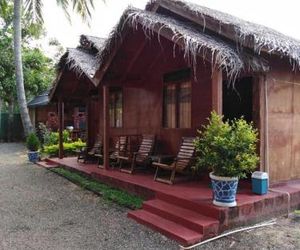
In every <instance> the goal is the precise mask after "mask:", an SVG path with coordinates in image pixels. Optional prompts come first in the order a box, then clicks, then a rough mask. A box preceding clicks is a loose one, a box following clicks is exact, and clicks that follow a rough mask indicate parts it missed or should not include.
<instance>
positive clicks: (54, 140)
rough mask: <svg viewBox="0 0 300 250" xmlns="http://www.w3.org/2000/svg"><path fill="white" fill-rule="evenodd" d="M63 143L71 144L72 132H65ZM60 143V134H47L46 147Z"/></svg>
mask: <svg viewBox="0 0 300 250" xmlns="http://www.w3.org/2000/svg"><path fill="white" fill-rule="evenodd" d="M63 142H71V138H70V132H69V131H68V130H64V131H63ZM58 143H59V133H58V132H50V133H47V134H45V137H44V145H45V146H51V145H56V144H58Z"/></svg>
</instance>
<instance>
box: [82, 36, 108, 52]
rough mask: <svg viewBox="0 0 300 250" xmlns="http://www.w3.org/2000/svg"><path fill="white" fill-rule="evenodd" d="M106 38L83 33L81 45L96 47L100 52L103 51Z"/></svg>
mask: <svg viewBox="0 0 300 250" xmlns="http://www.w3.org/2000/svg"><path fill="white" fill-rule="evenodd" d="M104 43H105V39H104V38H101V37H96V36H88V35H81V36H80V46H81V47H83V48H86V49H91V48H95V49H96V50H97V51H98V52H101V51H102V49H103V45H104Z"/></svg>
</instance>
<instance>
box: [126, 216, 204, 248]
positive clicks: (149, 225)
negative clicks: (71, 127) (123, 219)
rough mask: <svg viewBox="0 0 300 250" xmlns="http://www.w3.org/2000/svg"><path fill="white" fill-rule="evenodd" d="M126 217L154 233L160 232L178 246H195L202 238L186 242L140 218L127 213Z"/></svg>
mask: <svg viewBox="0 0 300 250" xmlns="http://www.w3.org/2000/svg"><path fill="white" fill-rule="evenodd" d="M128 217H129V218H131V219H134V220H135V221H137V222H138V223H140V224H142V225H144V226H147V227H149V228H151V229H153V230H155V231H158V232H160V233H161V234H163V235H165V236H166V237H168V238H170V239H173V240H176V241H177V242H178V243H179V244H181V245H183V246H190V245H193V244H196V243H198V242H200V241H201V240H202V238H203V237H199V238H197V239H192V240H189V241H187V240H185V239H183V238H180V237H178V236H177V235H174V234H172V233H170V232H169V231H166V230H164V229H162V228H160V227H158V226H156V225H154V224H152V223H149V222H148V221H145V220H143V219H142V218H140V217H138V216H135V215H133V214H131V213H128Z"/></svg>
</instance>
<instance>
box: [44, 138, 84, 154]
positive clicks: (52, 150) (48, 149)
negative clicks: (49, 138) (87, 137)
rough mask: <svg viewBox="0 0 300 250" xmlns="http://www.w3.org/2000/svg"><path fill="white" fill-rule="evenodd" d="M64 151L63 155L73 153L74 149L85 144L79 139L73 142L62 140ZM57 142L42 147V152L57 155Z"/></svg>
mask: <svg viewBox="0 0 300 250" xmlns="http://www.w3.org/2000/svg"><path fill="white" fill-rule="evenodd" d="M63 145H64V153H65V155H74V154H75V153H74V151H75V150H77V149H80V148H83V147H85V146H86V143H85V142H82V141H81V140H80V139H79V140H78V141H75V142H64V143H63ZM58 150H59V144H54V145H49V146H45V147H44V153H46V154H49V155H51V156H58Z"/></svg>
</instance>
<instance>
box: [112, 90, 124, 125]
mask: <svg viewBox="0 0 300 250" xmlns="http://www.w3.org/2000/svg"><path fill="white" fill-rule="evenodd" d="M122 118H123V93H122V89H120V88H114V89H111V90H110V94H109V121H110V126H111V127H112V128H121V127H122V125H123V119H122Z"/></svg>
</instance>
